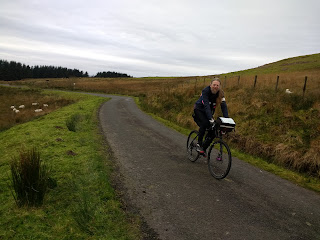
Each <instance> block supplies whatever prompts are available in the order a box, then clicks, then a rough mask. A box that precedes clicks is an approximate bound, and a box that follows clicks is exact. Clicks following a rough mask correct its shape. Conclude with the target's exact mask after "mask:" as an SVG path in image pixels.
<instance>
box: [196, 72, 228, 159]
mask: <svg viewBox="0 0 320 240" xmlns="http://www.w3.org/2000/svg"><path fill="white" fill-rule="evenodd" d="M220 87H221V81H220V79H219V78H214V79H213V80H212V81H211V84H210V85H209V86H207V87H205V88H204V89H203V90H202V93H201V96H200V98H199V99H198V100H197V101H196V103H195V105H194V115H193V117H194V121H195V122H196V123H197V125H198V126H199V136H198V145H197V151H198V152H199V153H200V154H202V155H205V151H206V149H207V148H208V146H209V145H210V143H211V141H212V139H213V138H214V131H213V130H211V131H209V132H208V135H207V136H208V137H207V138H206V139H207V141H205V142H204V143H203V137H204V134H205V132H206V129H208V128H209V127H210V124H212V123H213V122H214V120H213V114H214V112H215V108H216V106H217V105H219V104H220V106H221V111H222V114H223V117H226V118H227V117H228V107H227V104H226V99H225V97H224V92H223V90H222V89H220Z"/></svg>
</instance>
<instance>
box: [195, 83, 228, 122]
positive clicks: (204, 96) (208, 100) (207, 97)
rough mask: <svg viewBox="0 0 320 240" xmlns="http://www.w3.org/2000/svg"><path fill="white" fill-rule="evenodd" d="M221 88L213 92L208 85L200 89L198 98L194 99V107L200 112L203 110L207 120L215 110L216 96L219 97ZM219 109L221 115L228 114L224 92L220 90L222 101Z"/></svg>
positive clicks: (226, 115)
mask: <svg viewBox="0 0 320 240" xmlns="http://www.w3.org/2000/svg"><path fill="white" fill-rule="evenodd" d="M220 91H222V90H219V91H218V92H217V93H216V94H213V93H212V92H211V88H210V86H208V87H206V88H204V89H203V90H202V93H201V96H200V98H199V99H198V100H197V101H196V103H195V105H194V108H195V109H198V110H200V111H202V112H205V114H206V116H207V118H208V120H210V119H211V118H212V116H213V114H214V112H215V108H216V105H217V98H218V97H219V92H220ZM220 105H221V111H222V114H223V117H229V116H228V107H227V103H226V101H225V98H224V93H223V91H222V101H221V104H220Z"/></svg>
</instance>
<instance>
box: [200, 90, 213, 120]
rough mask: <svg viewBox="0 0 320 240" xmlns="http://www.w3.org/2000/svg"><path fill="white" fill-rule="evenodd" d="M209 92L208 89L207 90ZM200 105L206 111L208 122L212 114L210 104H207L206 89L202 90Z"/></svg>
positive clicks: (207, 93) (207, 94)
mask: <svg viewBox="0 0 320 240" xmlns="http://www.w3.org/2000/svg"><path fill="white" fill-rule="evenodd" d="M209 91H210V88H209ZM202 104H203V106H204V109H205V111H206V116H207V118H208V120H210V119H211V118H212V113H211V108H210V102H209V92H208V88H205V89H203V90H202Z"/></svg>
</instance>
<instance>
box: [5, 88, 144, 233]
mask: <svg viewBox="0 0 320 240" xmlns="http://www.w3.org/2000/svg"><path fill="white" fill-rule="evenodd" d="M12 91H16V93H17V94H16V95H10V100H11V102H14V103H15V104H16V103H18V102H19V104H20V103H23V102H24V101H20V100H22V99H21V98H20V96H22V95H24V94H25V93H26V94H27V95H28V94H30V95H28V96H30V98H32V94H31V92H30V91H34V90H24V91H22V90H16V89H15V90H12ZM9 92H10V93H9ZM8 93H9V94H11V93H12V92H11V90H9V91H8ZM33 93H35V94H34V97H35V98H34V99H29V100H32V101H33V100H36V101H38V102H41V103H44V102H48V103H49V104H48V105H49V106H50V104H52V105H54V100H53V99H56V101H57V104H58V105H59V104H60V103H61V102H64V103H72V102H73V104H71V105H68V106H64V107H62V108H60V107H61V106H59V107H58V106H57V108H56V110H55V111H53V112H51V113H49V114H46V115H43V116H36V118H34V116H32V115H31V113H30V115H29V116H30V117H31V119H33V120H32V121H28V122H25V123H19V124H18V125H16V126H13V127H11V128H9V129H6V130H3V131H1V132H0V143H1V144H0V152H1V158H0V239H140V238H141V232H140V224H141V222H140V219H139V218H138V217H137V216H134V215H130V214H129V213H127V212H125V210H124V208H125V206H124V205H123V204H122V203H121V201H120V200H119V197H118V196H117V194H116V192H115V190H114V189H113V188H112V186H111V176H112V169H113V166H112V162H111V160H110V159H109V158H108V157H107V156H109V153H110V151H109V149H108V147H107V146H105V145H104V144H102V143H103V142H104V141H103V137H102V136H101V134H100V132H99V129H98V122H97V110H98V108H99V106H100V105H101V103H102V102H104V101H106V99H105V98H99V97H93V96H86V95H82V94H75V93H72V94H71V93H57V92H55V93H53V92H49V91H46V92H45V93H42V92H40V91H36V92H33ZM3 95H4V94H3ZM13 96H16V97H15V98H13ZM41 96H42V97H41ZM48 99H51V100H52V101H51V103H50V101H49V100H48ZM32 101H31V102H32ZM28 102H30V101H28ZM9 107H10V106H9ZM6 109H7V106H6ZM9 110H10V111H12V110H11V109H9ZM25 110H26V111H29V110H27V109H25ZM73 116H77V118H75V119H77V120H76V121H75V124H74V129H73V131H70V130H69V129H68V127H67V122H68V121H69V120H70V119H72V118H73ZM32 147H37V148H38V149H39V151H40V156H41V159H42V161H43V162H44V163H45V164H46V165H47V166H48V167H49V169H50V171H49V174H50V177H51V178H52V179H53V180H54V181H55V182H56V183H57V185H56V186H55V187H54V188H53V189H50V190H49V191H48V192H47V193H46V196H45V200H44V204H43V205H42V206H41V207H37V208H35V207H33V208H30V207H29V208H27V207H22V208H18V207H17V205H16V204H15V201H14V198H13V196H12V188H11V182H10V180H9V179H10V168H9V163H10V161H12V158H13V157H15V156H18V154H19V151H20V150H21V149H31V148H32Z"/></svg>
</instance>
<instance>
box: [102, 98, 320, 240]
mask: <svg viewBox="0 0 320 240" xmlns="http://www.w3.org/2000/svg"><path fill="white" fill-rule="evenodd" d="M108 96H110V95H108ZM111 97H112V99H111V100H110V101H108V102H106V103H104V104H103V105H102V107H101V109H100V113H99V119H100V124H101V127H102V129H103V132H104V134H105V136H106V139H107V141H108V143H109V144H110V146H111V148H112V150H113V152H114V156H115V159H116V161H117V164H118V166H119V169H120V172H121V174H122V175H123V176H124V180H123V182H124V185H125V188H126V194H127V197H128V198H129V199H130V201H131V202H132V204H134V206H136V207H137V208H138V209H139V211H140V214H141V215H142V216H143V218H144V219H145V221H146V222H147V224H148V226H149V227H150V228H152V229H153V230H154V231H155V232H156V233H157V234H158V237H159V238H160V239H163V240H164V239H174V240H179V239H181V240H182V239H183V240H187V239H190V240H195V239H205V240H209V239H215V240H216V239H237V240H239V239H254V240H257V239H273V240H275V239H281V240H284V239H304V240H307V239H320V195H319V194H316V193H314V192H312V191H309V190H306V189H303V188H301V187H298V186H296V185H294V184H292V183H291V182H288V181H286V180H283V179H281V178H279V177H277V176H274V175H273V174H270V173H268V172H266V171H264V170H261V169H259V168H256V167H253V166H251V165H249V164H247V163H245V162H243V161H241V160H239V159H237V158H233V164H232V168H231V171H230V173H229V175H228V177H227V178H226V179H224V180H216V179H214V178H213V177H212V176H211V175H210V173H209V171H208V168H207V164H206V162H205V159H204V158H202V159H200V160H198V161H197V162H196V163H192V162H190V161H189V160H188V159H187V157H186V140H187V137H186V136H184V135H182V134H180V133H178V132H176V131H174V130H172V129H169V128H167V127H165V126H164V125H162V124H161V123H159V122H157V121H155V120H154V119H152V118H151V117H150V116H148V115H146V114H145V113H143V112H142V111H141V110H139V109H138V107H137V106H136V104H135V103H134V101H133V99H132V98H130V97H120V96H111Z"/></svg>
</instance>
